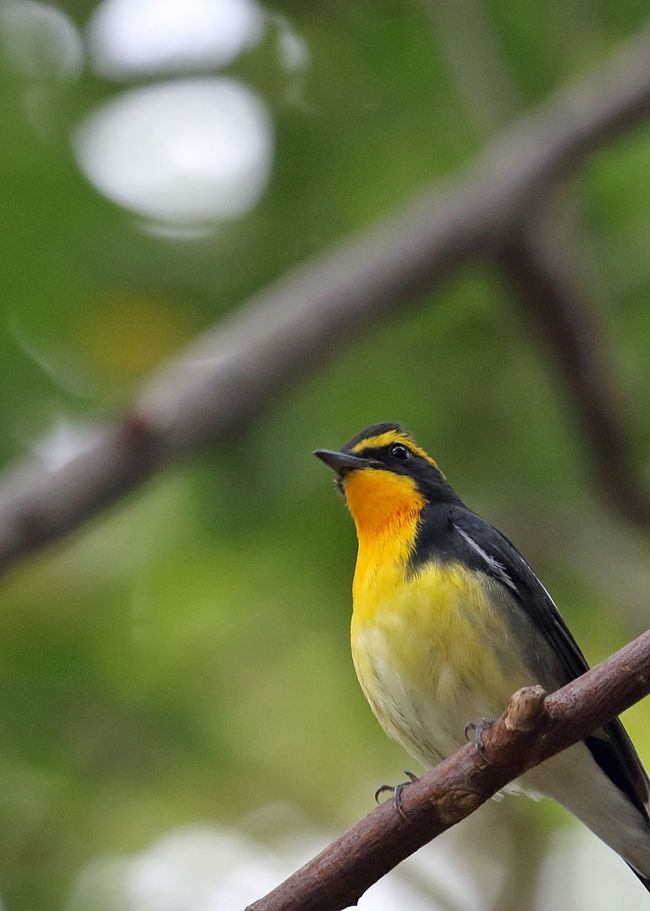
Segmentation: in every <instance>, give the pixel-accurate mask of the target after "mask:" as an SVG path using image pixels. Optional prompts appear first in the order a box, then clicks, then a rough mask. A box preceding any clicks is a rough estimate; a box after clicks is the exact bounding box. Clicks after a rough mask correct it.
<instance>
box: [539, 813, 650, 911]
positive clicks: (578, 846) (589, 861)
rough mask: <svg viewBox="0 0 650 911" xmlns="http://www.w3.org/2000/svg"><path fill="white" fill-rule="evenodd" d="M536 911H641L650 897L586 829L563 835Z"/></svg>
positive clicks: (546, 869) (544, 875) (549, 861)
mask: <svg viewBox="0 0 650 911" xmlns="http://www.w3.org/2000/svg"><path fill="white" fill-rule="evenodd" d="M539 882H540V888H539V895H538V897H537V902H536V904H535V908H536V911H556V909H558V908H561V909H562V911H583V909H584V908H589V911H611V909H612V908H619V909H625V911H636V909H637V908H638V909H639V911H641V909H642V908H645V907H646V904H647V898H648V893H647V892H646V890H645V889H644V887H643V886H642V885H641V883H640V882H639V881H638V880H637V879H636V877H635V876H634V874H633V873H632V871H631V870H630V869H629V868H628V867H627V866H626V865H625V863H624V862H623V861H622V860H621V858H620V857H618V856H617V855H616V854H615V853H614V851H612V849H611V848H608V847H607V845H605V844H604V843H603V842H602V841H600V840H599V839H598V838H596V836H595V835H592V834H591V832H589V831H588V830H587V829H585V828H583V827H582V826H577V825H576V826H572V827H571V828H570V829H568V830H566V831H564V832H561V833H559V834H558V835H556V836H555V838H554V839H553V842H552V846H551V850H550V852H549V854H548V855H547V857H546V859H545V861H544V864H543V866H542V872H541V875H540V877H539Z"/></svg>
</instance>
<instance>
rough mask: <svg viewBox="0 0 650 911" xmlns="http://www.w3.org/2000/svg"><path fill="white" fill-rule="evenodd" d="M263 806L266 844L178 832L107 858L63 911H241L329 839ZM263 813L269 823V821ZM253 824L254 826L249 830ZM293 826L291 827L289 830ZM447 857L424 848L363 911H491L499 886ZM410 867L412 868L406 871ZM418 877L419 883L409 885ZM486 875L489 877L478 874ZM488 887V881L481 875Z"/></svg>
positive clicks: (206, 831) (453, 850) (285, 811)
mask: <svg viewBox="0 0 650 911" xmlns="http://www.w3.org/2000/svg"><path fill="white" fill-rule="evenodd" d="M268 809H269V810H270V812H268V813H266V810H267V808H260V810H259V811H258V812H256V814H255V816H256V817H257V823H258V825H257V826H256V828H258V829H259V828H261V829H262V830H267V834H269V828H270V830H271V831H273V830H274V828H275V826H276V824H278V823H280V824H281V825H282V829H283V832H282V834H280V832H278V831H277V830H276V837H275V838H274V839H273V841H272V843H271V844H269V845H268V846H267V845H265V844H262V843H260V841H258V840H257V839H256V838H254V837H251V836H249V835H246V834H244V833H243V832H240V831H237V830H234V829H226V828H217V827H207V826H205V827H192V828H190V827H188V828H184V829H176V830H174V831H172V832H170V833H169V834H168V835H165V836H163V837H162V838H160V839H159V840H158V841H157V842H155V843H154V844H153V845H151V847H149V848H148V849H147V850H146V851H144V852H142V853H141V854H138V855H134V856H131V857H124V858H112V859H110V858H105V859H100V860H96V861H94V862H92V863H91V864H89V865H88V866H87V867H86V868H85V869H84V870H83V871H82V873H81V875H80V876H79V878H78V880H77V883H76V885H75V887H74V889H73V892H72V895H71V898H70V900H69V902H68V904H67V905H66V911H89V909H95V908H96V909H100V908H101V911H179V909H188V911H241V909H242V908H244V907H245V906H246V905H248V904H249V903H250V902H252V901H254V900H255V899H257V898H260V897H261V896H262V895H265V894H266V893H267V892H269V891H270V890H271V889H273V888H274V887H275V886H277V885H278V883H280V882H282V881H283V880H284V879H286V877H287V876H289V875H290V874H291V873H292V872H293V871H294V870H296V869H298V867H300V866H302V864H304V863H305V862H306V861H307V860H308V859H309V858H310V857H313V856H314V855H315V854H316V853H318V851H320V850H322V848H323V847H324V846H325V845H326V844H328V843H329V842H330V841H331V840H332V833H328V832H324V831H316V830H314V829H312V828H310V827H309V826H306V825H305V823H304V821H302V820H298V819H297V818H296V816H295V814H291V811H290V810H289V808H287V807H272V808H268ZM265 813H266V816H267V818H266V820H265V819H264V815H265ZM252 822H253V820H252V817H251V819H250V820H249V826H250V824H251V823H252ZM287 825H288V826H293V828H290V829H288V830H287V829H286V828H285V826H287ZM448 847H449V850H447V851H446V852H445V851H443V852H442V853H441V852H439V851H438V850H437V846H436V848H433V847H432V846H427V848H425V849H423V850H422V851H420V852H418V853H417V854H416V855H414V857H412V858H410V859H409V861H408V864H407V865H402V866H401V867H400V868H399V869H398V870H395V871H394V872H393V873H391V875H390V876H388V877H384V878H383V879H381V880H380V881H379V882H378V883H375V885H374V886H372V887H371V888H370V889H369V890H368V892H367V893H366V894H365V895H364V897H363V901H362V907H363V908H364V909H365V911H394V909H396V908H408V909H409V911H442V909H448V908H449V907H453V908H456V909H457V911H479V909H481V908H485V907H491V906H492V900H493V899H494V898H495V896H496V893H495V889H494V882H492V883H490V882H488V883H487V885H486V887H485V888H484V889H480V888H478V886H477V883H476V882H474V881H472V880H471V874H470V875H468V865H467V863H465V864H463V863H462V861H461V860H459V855H462V851H461V850H460V848H459V841H455V840H454V841H453V847H452V846H451V843H450V846H448ZM409 867H410V870H409V869H408V868H409ZM414 871H415V877H414V879H415V881H411V877H412V876H413V872H414ZM480 873H481V875H482V874H483V873H484V871H483V870H482V869H481V870H480ZM482 879H483V881H485V877H483V875H482Z"/></svg>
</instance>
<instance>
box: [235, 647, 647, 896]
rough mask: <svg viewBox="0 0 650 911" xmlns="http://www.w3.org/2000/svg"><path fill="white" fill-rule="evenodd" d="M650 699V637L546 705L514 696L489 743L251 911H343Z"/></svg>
mask: <svg viewBox="0 0 650 911" xmlns="http://www.w3.org/2000/svg"><path fill="white" fill-rule="evenodd" d="M648 693H650V631H648V632H646V633H644V634H643V635H642V636H639V637H638V638H637V639H635V640H634V641H633V642H631V643H629V644H628V645H626V646H625V647H624V648H622V649H620V651H618V652H616V653H615V654H614V655H612V656H611V657H610V658H608V659H607V661H605V662H603V664H601V665H599V666H598V667H595V668H593V669H592V670H590V671H587V673H586V674H583V676H582V677H578V678H577V679H576V680H573V681H572V682H571V683H569V684H567V685H566V686H565V687H563V688H562V689H561V690H558V691H557V692H556V693H554V694H553V695H551V696H546V694H545V692H544V690H543V689H542V688H541V687H539V686H534V687H525V688H524V689H522V690H519V691H518V692H517V693H515V694H514V696H513V697H512V699H511V700H510V705H509V706H508V708H507V709H506V711H505V712H504V714H503V715H502V716H501V718H499V720H498V721H496V722H495V723H494V724H493V725H492V727H491V728H490V729H489V730H488V731H486V733H485V734H484V735H483V738H482V749H481V750H480V752H479V751H478V750H477V749H476V747H475V746H474V745H473V744H467V745H466V746H464V747H463V748H462V749H461V750H459V751H458V752H457V753H455V754H454V755H453V756H451V757H450V758H449V759H446V760H445V761H444V762H441V763H440V765H438V766H436V767H435V769H432V770H431V771H430V772H427V774H426V775H424V776H423V777H422V778H420V779H419V781H416V782H414V783H413V784H410V785H409V786H408V787H407V788H406V789H405V790H404V791H403V792H402V798H401V804H402V808H403V810H404V815H405V817H406V819H402V818H400V816H399V815H398V814H397V813H396V812H395V808H394V806H393V804H392V801H388V802H386V803H384V804H382V805H381V806H380V807H378V808H377V809H376V810H373V811H372V813H369V814H368V816H366V817H365V818H364V819H362V820H361V821H360V822H358V823H357V824H356V825H355V826H353V827H352V828H351V829H349V830H348V831H347V832H346V833H345V834H344V835H342V836H341V837H340V838H339V839H338V840H337V841H335V842H333V843H332V844H331V845H329V847H327V848H325V850H324V851H321V853H320V854H319V855H318V856H317V857H315V858H314V859H313V860H311V861H309V862H308V863H307V864H305V866H304V867H301V869H300V870H298V871H297V872H296V873H294V874H293V875H292V876H290V877H289V879H287V880H286V881H285V882H284V883H282V884H281V885H280V886H278V887H277V888H276V889H274V890H273V892H270V893H269V894H268V895H267V896H266V897H265V898H261V899H259V901H256V902H254V903H253V904H252V905H250V906H249V908H247V909H246V911H323V909H327V911H339V909H343V908H347V907H348V906H349V905H352V904H356V903H357V901H358V900H359V898H360V897H361V895H363V893H364V892H365V891H366V889H368V888H369V887H370V886H371V885H373V884H374V883H375V882H377V881H378V880H379V879H380V878H381V877H382V876H384V875H385V874H386V873H388V872H389V871H390V870H392V869H393V867H395V866H396V865H397V864H398V863H400V862H401V861H402V860H404V859H405V858H406V857H408V856H409V855H410V854H413V853H414V852H415V851H417V850H418V848H421V847H422V846H423V845H425V844H426V843H427V842H429V841H431V840H432V839H433V838H435V837H436V836H437V835H440V834H441V833H442V832H444V831H445V830H446V829H449V828H451V826H453V825H455V824H456V823H457V822H460V821H461V819H464V818H465V817H466V816H469V815H470V813H473V812H474V810H476V809H478V807H480V806H481V804H483V803H485V801H486V800H488V799H489V798H490V797H492V796H493V795H494V794H496V793H497V791H499V790H501V788H503V787H504V786H505V785H506V784H508V782H510V781H512V780H513V779H514V778H517V777H518V776H519V775H521V774H522V773H523V772H525V771H526V770H528V769H530V768H532V767H533V766H535V765H537V764H538V763H540V762H542V761H543V760H545V759H548V758H549V757H550V756H554V755H555V754H556V753H559V752H560V751H561V750H564V749H566V748H567V747H569V746H571V745H572V744H574V743H577V742H578V741H579V740H582V739H583V738H584V737H585V736H587V735H588V734H589V733H591V732H592V731H593V730H595V729H596V728H598V727H600V726H601V725H602V724H604V723H605V722H607V721H610V720H611V719H612V718H614V717H615V716H616V715H618V714H620V713H621V712H622V711H624V710H625V709H626V708H629V707H630V706H631V705H633V704H634V703H635V702H638V701H639V700H640V699H642V698H643V697H644V696H646V695H648Z"/></svg>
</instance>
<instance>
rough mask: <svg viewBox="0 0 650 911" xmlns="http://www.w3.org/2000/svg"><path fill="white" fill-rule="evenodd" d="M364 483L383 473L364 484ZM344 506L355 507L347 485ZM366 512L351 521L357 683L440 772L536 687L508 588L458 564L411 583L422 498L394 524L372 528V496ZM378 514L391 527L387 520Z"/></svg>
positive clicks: (385, 720)
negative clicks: (468, 737)
mask: <svg viewBox="0 0 650 911" xmlns="http://www.w3.org/2000/svg"><path fill="white" fill-rule="evenodd" d="M363 474H366V475H372V474H383V472H379V471H378V472H372V473H371V472H365V473H360V475H359V478H362V477H363ZM355 480H356V479H355ZM375 480H376V479H375V478H373V477H372V476H370V477H368V478H366V479H364V481H368V482H370V483H373V482H375ZM359 486H360V485H359ZM384 490H385V488H384ZM357 491H358V488H357V490H355V493H356V492H357ZM389 493H390V495H392V496H393V497H395V496H396V495H397V491H396V490H395V489H393V490H392V491H389ZM402 493H404V490H403V488H402ZM364 494H366V495H367V491H364ZM346 497H347V498H348V502H350V497H349V495H348V490H347V484H346ZM352 500H353V503H354V495H353V498H352ZM364 504H366V505H367V509H365V510H364V511H362V513H361V517H360V516H359V513H355V512H354V511H353V515H354V518H355V522H356V525H357V533H358V538H359V554H358V559H357V565H356V569H355V575H354V583H353V607H354V610H353V616H352V630H351V633H352V655H353V659H354V664H355V668H356V671H357V676H358V678H359V682H360V684H361V687H362V689H363V691H364V693H365V695H366V698H367V699H368V701H369V703H370V705H371V707H372V709H373V711H374V713H375V715H376V716H377V718H378V720H379V722H380V723H381V725H382V726H383V727H384V729H385V730H386V732H387V733H388V734H389V735H390V736H392V737H394V738H395V739H396V740H398V741H399V742H401V743H402V745H403V746H404V747H405V748H406V749H407V750H408V751H409V752H410V753H411V754H412V755H413V756H415V757H416V758H417V759H419V760H420V761H422V762H423V763H424V764H425V765H432V764H434V763H435V762H437V761H439V759H440V758H441V757H443V756H445V755H448V754H449V753H451V752H452V751H453V750H455V749H456V748H457V747H458V746H459V745H460V744H461V743H462V742H463V738H464V727H465V725H466V724H467V722H470V721H480V720H481V718H483V717H495V716H496V715H497V714H499V713H500V712H501V711H502V710H503V708H505V705H506V704H507V701H508V698H509V696H510V695H511V694H512V693H513V692H514V690H515V689H517V688H518V687H519V686H521V685H524V684H525V683H529V682H531V681H530V680H528V679H527V674H526V671H525V668H524V666H523V663H522V661H521V660H520V659H519V657H518V655H519V650H518V649H517V647H516V643H515V642H513V641H512V639H511V636H510V632H509V629H508V627H507V624H506V622H505V615H506V605H505V598H506V597H507V595H505V594H504V593H503V591H502V589H501V587H500V586H498V584H497V583H491V582H490V581H489V580H488V579H486V578H485V577H484V576H483V575H482V574H479V573H475V572H472V571H470V570H467V569H465V568H463V567H462V566H461V565H460V564H458V563H433V562H432V563H428V564H426V565H425V566H424V567H423V568H421V569H420V570H419V571H417V572H416V573H413V574H411V573H409V572H408V557H409V555H410V552H411V550H412V547H413V542H414V539H415V534H416V530H417V523H418V517H419V512H420V507H419V505H418V504H417V501H416V498H415V497H412V498H411V500H410V506H409V498H408V497H402V501H401V506H402V508H400V509H397V510H392V512H391V513H390V515H391V519H390V521H388V522H386V521H383V522H374V521H372V519H373V517H374V515H375V511H374V510H373V506H372V504H368V499H367V496H365V497H364ZM375 507H376V504H375ZM414 507H415V508H414ZM351 509H352V507H351ZM376 514H377V515H382V516H383V517H384V519H385V517H386V511H385V510H379V509H377V510H376Z"/></svg>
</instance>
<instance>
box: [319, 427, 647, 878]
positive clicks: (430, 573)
mask: <svg viewBox="0 0 650 911" xmlns="http://www.w3.org/2000/svg"><path fill="white" fill-rule="evenodd" d="M314 455H316V456H317V457H318V458H319V459H321V460H322V461H323V462H324V463H325V464H326V465H328V466H329V467H330V468H332V469H333V470H334V472H335V473H336V483H337V486H338V488H339V490H340V491H341V492H342V494H343V496H344V498H345V501H346V504H347V507H348V509H349V511H350V513H351V515H352V519H353V521H354V524H355V527H356V532H357V540H358V553H357V560H356V566H355V571H354V579H353V583H352V603H353V610H352V621H351V645H352V658H353V662H354V666H355V670H356V673H357V677H358V679H359V683H360V685H361V689H362V690H363V693H364V695H365V697H366V699H367V700H368V702H369V703H370V707H371V709H372V711H373V712H374V714H375V716H376V718H377V720H378V721H379V723H380V725H381V726H382V728H383V729H384V731H385V732H386V733H387V734H388V735H389V736H390V737H392V738H393V739H394V740H396V741H397V742H398V743H400V744H401V745H402V746H403V747H404V748H405V750H406V751H407V752H408V753H409V754H410V755H411V756H412V757H414V758H415V759H416V760H417V761H418V762H420V763H421V764H422V765H423V766H424V767H425V768H432V767H433V766H435V765H436V764H437V763H438V762H440V761H441V760H442V759H444V758H446V757H447V756H449V755H451V754H452V753H454V752H455V751H456V750H457V749H459V748H460V747H461V746H462V745H463V744H464V743H465V740H466V730H467V727H468V725H469V726H473V725H474V723H475V722H476V721H477V720H478V719H481V720H483V722H486V723H489V719H495V718H497V717H498V716H499V715H500V714H501V713H502V711H503V710H504V709H505V707H506V705H507V704H508V702H509V699H510V697H511V695H512V694H513V693H514V692H515V691H516V690H517V689H519V688H520V687H522V686H526V685H530V684H541V686H543V687H544V689H545V690H547V691H548V692H552V691H554V690H556V689H559V688H560V687H562V686H564V685H565V684H566V683H568V682H569V681H571V680H573V679H575V678H576V677H579V676H580V675H581V674H583V673H584V672H585V671H586V670H588V668H589V665H588V664H587V661H586V659H585V657H584V655H583V653H582V651H581V650H580V648H579V647H578V645H577V643H576V641H575V639H574V637H573V635H572V634H571V632H570V631H569V628H568V626H567V625H566V623H565V621H564V620H563V619H562V617H561V615H560V613H559V611H558V609H557V607H556V606H555V604H554V602H553V600H552V599H551V596H550V595H549V593H548V592H547V590H546V589H545V588H544V586H543V584H542V583H541V582H540V580H539V579H538V577H537V576H536V574H535V573H534V571H533V570H532V569H531V567H530V565H529V564H528V563H527V562H526V560H525V559H524V557H523V556H522V555H521V554H520V553H519V551H518V550H517V548H516V547H515V546H514V544H512V543H511V541H510V540H509V539H508V538H507V537H506V536H505V535H504V534H502V533H501V532H500V531H498V530H497V529H496V528H495V527H494V526H492V525H490V524H489V523H488V522H487V521H485V520H484V519H482V518H481V517H480V516H479V515H478V514H477V513H475V512H473V511H472V510H471V509H469V508H468V507H467V506H465V504H464V503H463V501H462V500H461V499H460V497H459V496H458V495H457V494H456V492H455V491H454V489H453V488H452V487H451V485H450V483H449V482H448V480H447V478H446V477H445V475H444V474H443V473H442V471H441V470H440V468H439V467H438V465H437V463H436V462H435V461H434V459H433V458H431V456H430V455H429V454H428V453H427V452H426V451H425V450H424V449H423V448H422V447H421V446H420V445H418V443H417V442H416V441H415V439H414V438H413V436H411V434H410V433H408V432H407V431H405V430H404V429H403V428H402V426H401V425H400V424H398V423H380V424H374V425H372V426H370V427H367V428H366V429H365V430H362V431H361V433H359V434H357V435H356V436H355V437H353V438H352V439H351V440H349V442H347V443H346V444H345V446H343V447H342V448H341V449H340V450H331V449H317V450H316V451H315V453H314ZM479 728H480V725H479ZM407 774H409V777H412V778H413V777H414V776H413V775H412V773H407ZM406 786H408V783H407V784H406ZM507 790H511V791H514V792H518V793H521V792H523V793H526V794H528V795H529V796H532V797H535V798H539V797H540V796H546V797H551V798H553V799H554V800H556V801H557V802H559V803H560V804H562V805H563V806H564V807H566V808H567V809H568V810H569V811H570V812H571V813H572V814H573V815H574V816H576V817H577V818H578V819H579V820H581V821H582V822H583V823H584V824H585V825H586V826H587V827H588V828H589V829H591V831H592V832H594V833H595V834H596V835H597V836H598V837H599V838H601V839H602V841H604V842H605V843H606V844H607V845H609V846H610V847H611V848H612V849H613V850H614V851H616V852H617V853H618V854H619V855H620V856H621V857H622V858H623V859H624V860H625V861H626V863H627V864H628V865H629V866H630V867H631V869H632V871H633V872H634V873H635V874H636V876H637V877H638V878H639V879H640V880H641V882H642V883H643V885H644V886H645V888H646V889H647V890H648V891H649V892H650V782H649V780H648V776H647V774H646V772H645V770H644V768H643V765H642V764H641V761H640V759H639V757H638V755H637V753H636V751H635V749H634V747H633V745H632V742H631V740H630V738H629V736H628V734H627V732H626V730H625V728H624V727H623V725H622V723H621V722H620V720H619V719H614V720H613V721H611V722H609V723H607V724H605V725H603V726H602V727H601V728H599V729H598V730H595V731H594V732H593V734H591V735H589V736H588V737H587V738H586V739H585V740H584V741H582V742H580V743H578V744H575V745H574V746H572V747H570V748H569V749H568V750H565V751H564V752H562V753H560V754H558V755H557V756H554V757H552V758H550V759H547V760H546V761H545V762H543V763H542V764H541V765H539V766H537V767H535V768H533V769H531V770H529V771H528V772H526V773H525V774H524V775H523V776H521V777H520V778H519V779H517V780H516V781H515V782H513V783H512V784H511V785H510V786H508V788H507ZM397 796H398V798H399V792H398V795H397ZM397 807H398V809H399V808H400V807H399V803H397Z"/></svg>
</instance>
